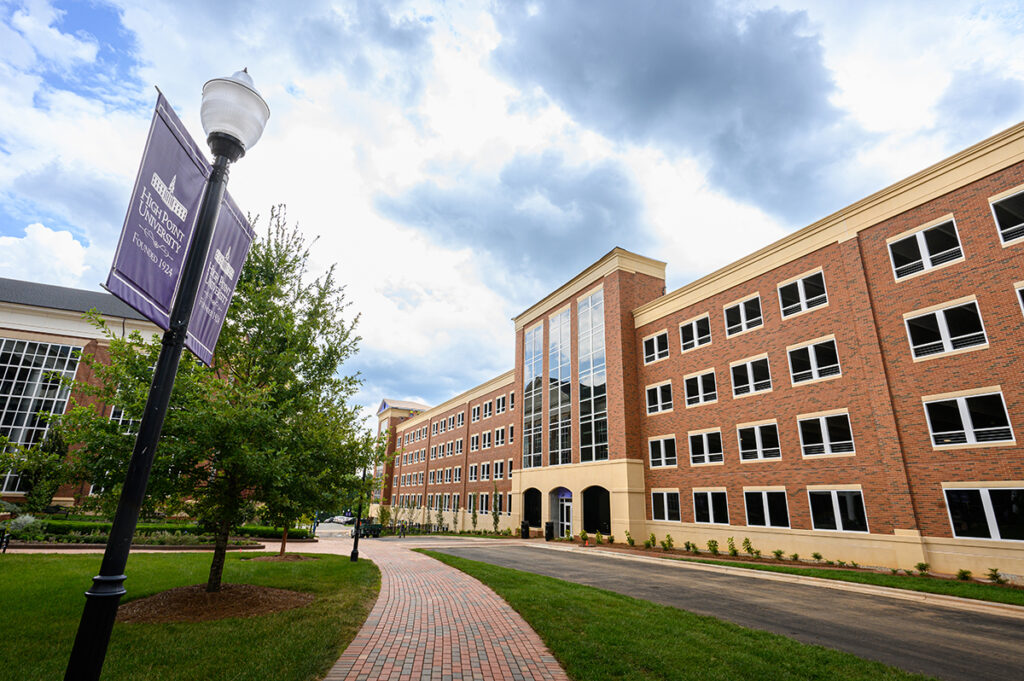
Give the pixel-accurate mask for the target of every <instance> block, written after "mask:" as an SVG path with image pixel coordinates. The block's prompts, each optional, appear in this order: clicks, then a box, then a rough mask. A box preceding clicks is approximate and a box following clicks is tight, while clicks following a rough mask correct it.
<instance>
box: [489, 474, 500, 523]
mask: <svg viewBox="0 0 1024 681" xmlns="http://www.w3.org/2000/svg"><path fill="white" fill-rule="evenodd" d="M500 521H501V513H499V512H498V483H494V492H493V494H491V524H492V525H493V526H494V534H498V523H499V522H500Z"/></svg>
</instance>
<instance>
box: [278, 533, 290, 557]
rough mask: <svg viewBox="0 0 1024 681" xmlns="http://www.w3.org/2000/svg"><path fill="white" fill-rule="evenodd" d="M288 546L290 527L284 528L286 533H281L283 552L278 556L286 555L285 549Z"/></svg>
mask: <svg viewBox="0 0 1024 681" xmlns="http://www.w3.org/2000/svg"><path fill="white" fill-rule="evenodd" d="M286 546H288V525H285V526H284V532H282V533H281V552H280V553H278V554H277V555H279V556H283V555H284V547H286Z"/></svg>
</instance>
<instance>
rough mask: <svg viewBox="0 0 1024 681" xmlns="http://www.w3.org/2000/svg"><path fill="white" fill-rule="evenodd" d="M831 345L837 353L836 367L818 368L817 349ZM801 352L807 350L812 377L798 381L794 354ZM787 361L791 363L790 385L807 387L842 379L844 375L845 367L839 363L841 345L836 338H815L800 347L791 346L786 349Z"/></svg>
mask: <svg viewBox="0 0 1024 681" xmlns="http://www.w3.org/2000/svg"><path fill="white" fill-rule="evenodd" d="M826 343H831V344H832V347H833V349H834V350H835V353H836V363H835V365H834V366H832V365H829V366H827V367H820V366H818V355H817V353H816V352H815V348H816V347H817V346H819V345H825V344H826ZM799 350H807V356H808V358H809V359H810V362H811V369H810V376H809V377H808V378H801V379H799V380H797V374H796V371H795V370H794V369H793V353H794V352H797V351H799ZM786 359H787V361H788V363H789V380H790V384H791V385H794V386H797V385H806V384H807V383H817V382H820V381H828V380H832V379H834V378H841V377H842V375H843V366H842V363H841V362H840V361H839V344H838V343H836V337H835V336H824V337H822V338H815V339H814V340H811V341H806V342H804V343H800V344H799V345H791V346H789V347H787V348H786ZM803 373H807V372H801V374H803Z"/></svg>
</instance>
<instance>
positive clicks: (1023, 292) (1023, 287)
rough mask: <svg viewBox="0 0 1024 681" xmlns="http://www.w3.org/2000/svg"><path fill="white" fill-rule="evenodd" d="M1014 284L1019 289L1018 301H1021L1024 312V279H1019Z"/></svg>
mask: <svg viewBox="0 0 1024 681" xmlns="http://www.w3.org/2000/svg"><path fill="white" fill-rule="evenodd" d="M1013 286H1014V289H1015V290H1016V291H1017V302H1018V303H1020V311H1021V312H1024V281H1018V282H1017V283H1016V284H1014V285H1013Z"/></svg>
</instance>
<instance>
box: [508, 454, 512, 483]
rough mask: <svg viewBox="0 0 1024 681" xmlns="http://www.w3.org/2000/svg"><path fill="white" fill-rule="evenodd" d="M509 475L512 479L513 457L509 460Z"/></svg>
mask: <svg viewBox="0 0 1024 681" xmlns="http://www.w3.org/2000/svg"><path fill="white" fill-rule="evenodd" d="M508 477H509V480H511V479H512V459H509V460H508Z"/></svg>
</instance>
